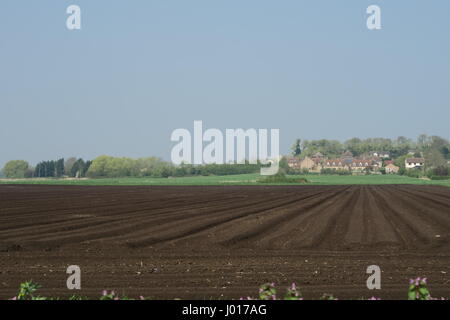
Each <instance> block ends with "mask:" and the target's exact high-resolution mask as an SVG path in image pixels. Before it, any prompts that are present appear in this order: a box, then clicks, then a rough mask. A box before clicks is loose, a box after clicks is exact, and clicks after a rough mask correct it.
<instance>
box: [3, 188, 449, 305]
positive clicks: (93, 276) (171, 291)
mask: <svg viewBox="0 0 450 320" xmlns="http://www.w3.org/2000/svg"><path fill="white" fill-rule="evenodd" d="M69 265H78V266H80V268H81V272H82V275H81V286H82V290H80V291H76V292H74V291H69V290H68V289H67V288H66V279H67V277H68V275H67V274H66V268H67V267H68V266H69ZM370 265H378V266H380V268H381V270H382V277H381V283H382V284H381V285H382V289H381V290H378V291H371V290H368V289H367V287H366V280H367V278H368V276H369V275H368V274H366V268H367V267H368V266H370ZM417 276H426V277H428V279H429V281H430V288H431V290H432V294H433V295H434V296H446V297H448V298H450V188H446V187H439V186H415V185H380V186H378V185H372V186H364V185H362V186H208V187H199V186H196V187H142V186H139V187H109V186H108V187H94V186H92V187H91V186H84V187H82V186H42V185H40V186H33V185H1V186H0V299H4V298H9V297H12V296H13V295H15V293H16V291H17V288H18V285H19V283H20V282H23V281H26V280H30V279H32V280H34V281H35V282H38V283H40V284H41V285H42V286H43V289H42V290H41V294H42V295H48V296H58V297H69V296H71V295H72V294H77V295H83V296H87V297H92V298H94V297H98V296H99V295H100V292H101V290H103V289H115V291H116V292H118V293H119V294H126V295H128V296H131V297H138V296H140V295H143V296H146V297H153V298H159V299H166V298H168V299H172V298H183V299H219V298H220V299H224V298H232V299H238V298H240V297H241V296H248V295H252V296H256V295H257V292H258V287H259V285H260V284H262V283H265V282H275V283H277V284H278V286H279V287H280V289H283V290H282V291H284V288H283V287H287V286H288V285H289V284H290V283H291V282H292V281H295V282H297V284H298V285H299V286H300V288H301V290H302V292H303V293H304V296H305V297H306V298H319V297H320V296H321V295H322V293H334V294H335V295H336V296H338V297H339V298H354V299H358V298H363V297H371V296H374V295H375V296H379V297H382V298H399V299H400V298H406V290H407V285H408V280H409V278H412V277H417Z"/></svg>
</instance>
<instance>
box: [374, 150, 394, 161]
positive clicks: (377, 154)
mask: <svg viewBox="0 0 450 320" xmlns="http://www.w3.org/2000/svg"><path fill="white" fill-rule="evenodd" d="M372 156H374V157H377V158H382V159H388V158H390V157H391V154H390V153H389V152H385V151H375V152H373V153H372Z"/></svg>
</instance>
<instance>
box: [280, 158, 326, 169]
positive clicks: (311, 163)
mask: <svg viewBox="0 0 450 320" xmlns="http://www.w3.org/2000/svg"><path fill="white" fill-rule="evenodd" d="M287 163H288V166H289V168H291V169H292V170H295V171H301V170H308V171H311V172H320V169H321V160H320V159H319V158H310V157H305V158H304V159H299V158H295V157H292V158H287Z"/></svg>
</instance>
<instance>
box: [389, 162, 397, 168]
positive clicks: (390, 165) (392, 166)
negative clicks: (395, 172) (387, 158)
mask: <svg viewBox="0 0 450 320" xmlns="http://www.w3.org/2000/svg"><path fill="white" fill-rule="evenodd" d="M386 168H400V167H398V166H396V165H395V164H393V163H390V164H388V165H387V166H386Z"/></svg>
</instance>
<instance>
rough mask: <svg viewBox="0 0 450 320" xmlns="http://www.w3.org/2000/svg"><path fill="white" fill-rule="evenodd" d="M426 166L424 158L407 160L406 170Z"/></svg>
mask: <svg viewBox="0 0 450 320" xmlns="http://www.w3.org/2000/svg"><path fill="white" fill-rule="evenodd" d="M424 165H425V159H424V158H408V159H406V160H405V168H406V169H415V168H417V169H421V168H422V167H423V166H424Z"/></svg>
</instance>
